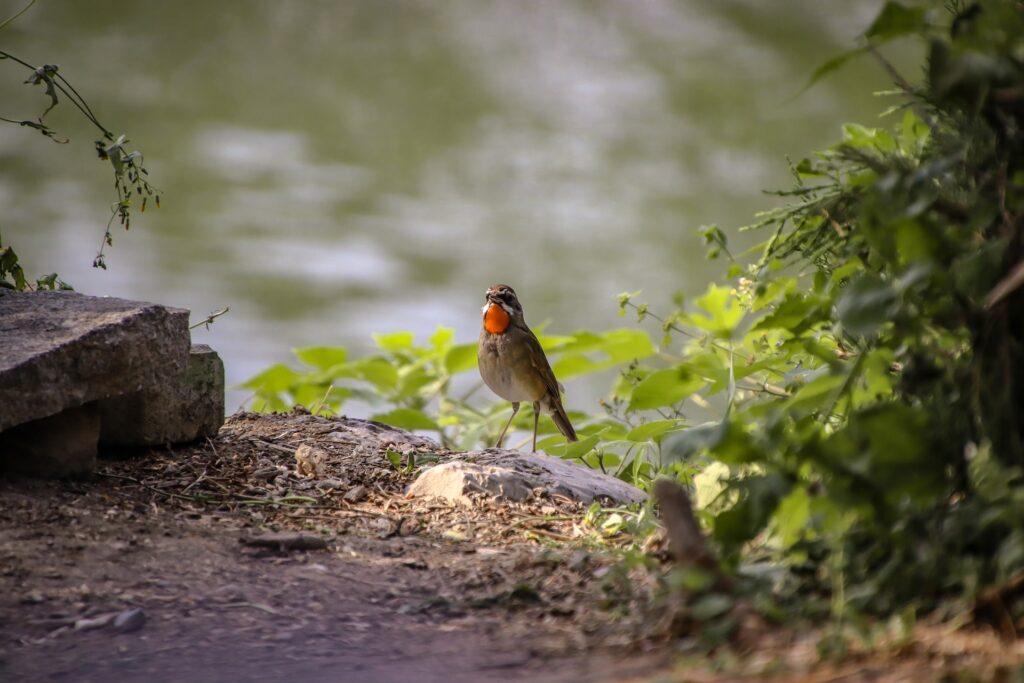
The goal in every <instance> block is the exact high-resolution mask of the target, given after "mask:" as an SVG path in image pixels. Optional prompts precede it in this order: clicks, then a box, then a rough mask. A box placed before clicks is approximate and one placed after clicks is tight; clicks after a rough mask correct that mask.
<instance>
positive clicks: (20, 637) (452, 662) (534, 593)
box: [0, 413, 1021, 683]
mask: <svg viewBox="0 0 1024 683" xmlns="http://www.w3.org/2000/svg"><path fill="white" fill-rule="evenodd" d="M302 445H307V446H315V447H317V448H319V449H321V450H322V451H323V452H324V453H326V456H327V457H326V458H325V459H324V461H323V462H322V463H320V464H318V465H317V467H316V468H314V469H316V472H315V476H301V475H299V474H298V473H297V472H296V460H295V456H294V452H295V450H296V449H297V448H298V447H299V446H302ZM389 454H390V456H391V459H389V457H388V456H389ZM410 455H411V456H413V457H414V458H415V460H416V462H417V463H420V464H422V463H424V462H429V461H432V460H435V459H436V460H445V459H448V458H456V457H459V455H458V454H452V453H447V452H445V451H440V450H438V449H437V447H436V445H434V444H432V443H431V442H429V441H427V440H424V439H419V438H417V437H415V436H412V435H409V434H407V433H405V432H401V431H398V430H392V429H389V428H385V427H380V426H375V425H373V424H369V423H365V422H360V421H355V420H344V419H340V420H326V419H323V418H318V417H313V416H310V415H307V414H303V413H292V414H288V415H271V416H268V415H259V416H257V415H251V414H240V415H236V416H235V417H233V418H231V419H229V420H228V422H227V424H226V425H225V426H224V428H223V429H222V430H221V432H220V434H219V435H218V437H217V438H216V439H212V440H208V441H207V442H205V443H202V444H198V445H196V446H193V447H190V448H184V449H178V450H174V451H166V450H154V451H150V452H148V453H145V454H135V456H134V457H131V458H128V459H124V460H106V461H102V462H101V466H100V468H99V470H98V471H97V473H96V474H95V475H94V476H92V477H90V478H89V479H87V480H84V481H77V482H52V481H42V480H33V479H15V478H8V479H0V596H2V597H0V680H2V681H69V682H74V683H89V682H92V681H96V682H99V681H104V682H106V681H111V680H116V681H119V682H125V681H145V682H146V683H160V682H163V681H167V682H172V681H173V682H174V683H204V682H210V683H220V682H222V681H285V680H291V681H296V682H299V681H301V682H303V683H321V682H323V683H326V682H328V681H331V682H335V681H358V682H373V681H422V682H430V681H444V682H445V683H462V682H466V683H470V682H473V683H476V682H478V681H547V682H562V681H564V682H566V683H569V682H574V681H598V682H600V681H654V680H658V681H727V680H736V679H738V678H745V679H756V680H762V679H775V680H786V681H790V682H795V681H829V680H843V681H875V680H937V678H936V677H941V676H943V675H950V674H953V675H956V674H957V672H962V671H969V672H972V675H973V673H977V674H978V677H976V678H970V679H969V680H999V677H1000V676H1004V675H1005V674H1007V672H1012V671H1013V666H1014V664H1015V662H1017V661H1018V660H1019V659H1020V655H1021V649H1020V647H1019V645H1018V644H1017V643H1014V644H1005V643H999V642H998V641H997V640H995V639H994V638H993V637H992V636H991V635H990V634H984V633H980V634H979V633H973V634H967V635H965V634H963V633H960V632H956V631H954V630H953V629H947V628H944V627H941V626H940V627H936V628H934V629H931V630H929V628H928V627H923V626H922V627H919V628H918V629H917V630H916V631H915V634H914V635H913V636H912V637H911V638H909V639H908V638H903V639H902V640H901V641H900V643H899V644H898V646H895V647H892V648H889V649H886V650H884V651H880V652H875V653H872V654H871V655H870V656H865V657H860V658H856V657H855V658H853V659H850V660H848V661H845V662H843V663H841V664H830V663H828V662H821V661H819V659H818V656H817V651H816V648H815V642H816V641H817V638H818V635H817V634H814V633H805V634H803V635H797V634H794V633H790V632H788V631H785V630H783V629H781V628H780V627H778V626H770V627H768V628H766V629H765V632H764V633H763V637H762V640H761V642H760V643H756V644H755V646H754V648H753V650H752V651H751V652H748V653H747V656H746V657H745V658H743V659H741V660H736V659H732V658H731V655H722V654H721V653H718V654H715V655H713V656H712V657H710V658H709V657H705V656H699V657H694V656H692V655H691V656H690V657H689V658H687V659H683V660H680V659H678V656H679V652H680V650H681V646H683V647H684V648H685V647H686V646H687V645H689V646H691V647H692V645H693V639H686V638H683V639H682V640H676V641H673V642H667V641H665V640H659V639H657V638H651V637H650V635H651V615H650V614H647V615H644V614H643V611H642V610H638V609H635V608H636V607H637V606H639V605H640V604H642V603H643V600H637V601H635V602H634V604H633V607H634V609H631V610H629V611H625V610H623V609H622V606H623V604H624V603H623V602H622V601H621V600H622V596H621V595H615V596H612V595H610V594H608V593H607V592H606V589H607V588H608V586H609V585H610V581H609V578H610V577H611V576H613V574H612V572H614V571H616V570H615V562H616V560H615V558H614V557H613V556H612V555H611V553H610V552H609V548H608V543H609V542H610V543H615V540H614V539H612V540H611V541H608V540H602V541H597V540H596V539H597V538H599V537H600V532H599V530H595V529H593V528H591V527H590V526H589V525H588V523H587V521H586V518H585V512H586V510H585V508H584V507H583V506H581V505H580V504H578V503H575V502H573V501H570V500H567V499H564V498H560V497H557V496H554V497H550V496H549V497H539V498H535V499H533V500H531V501H528V502H527V503H523V504H515V503H511V504H510V503H500V504H499V503H493V502H486V501H479V504H477V505H474V506H471V507H467V506H454V505H449V504H447V503H443V502H438V501H431V500H423V499H410V498H407V497H406V496H405V493H404V491H405V488H406V487H407V485H408V484H409V482H410V481H411V479H412V478H413V476H414V475H413V473H412V472H409V471H406V465H407V464H408V462H409V458H410ZM398 458H400V460H399V462H398V465H399V467H396V466H395V465H394V464H393V463H392V462H391V460H394V459H398ZM265 541H269V542H270V545H269V546H268V545H260V543H262V542H265ZM293 545H298V546H300V547H297V548H296V547H292V546H293ZM320 545H322V546H323V547H316V546H320ZM311 546H312V547H311ZM620 586H621V584H620ZM610 597H615V598H616V601H609V600H608V599H607V598H610ZM625 604H628V603H625ZM131 610H141V615H142V616H144V620H145V621H144V623H141V621H140V615H139V613H138V612H136V613H135V614H134V616H133V617H132V619H130V620H129V621H128V624H127V626H126V627H125V628H123V629H119V628H117V627H116V626H115V624H114V623H113V622H111V618H112V617H113V616H114V615H126V616H127V615H128V614H129V613H130V612H131ZM126 616H123V617H122V618H126ZM691 652H692V649H691ZM951 680H960V679H956V678H954V679H951ZM964 680H968V679H964Z"/></svg>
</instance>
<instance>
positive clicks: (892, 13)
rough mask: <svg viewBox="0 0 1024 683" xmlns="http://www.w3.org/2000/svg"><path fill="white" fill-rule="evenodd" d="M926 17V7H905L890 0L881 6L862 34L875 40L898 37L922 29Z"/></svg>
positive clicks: (881, 40) (880, 40)
mask: <svg viewBox="0 0 1024 683" xmlns="http://www.w3.org/2000/svg"><path fill="white" fill-rule="evenodd" d="M926 17H927V9H926V8H924V7H907V6H906V5H903V4H902V3H899V2H893V0H890V1H889V2H887V3H885V6H884V7H882V11H881V12H879V13H878V16H876V17H875V20H874V21H873V22H872V23H871V26H869V27H868V30H867V31H865V32H864V35H865V36H866V37H867V38H869V39H871V40H873V41H875V42H884V41H887V40H892V39H893V38H899V37H900V36H905V35H909V34H911V33H916V32H918V31H920V30H922V29H923V28H924V27H925V26H926V22H925V19H926Z"/></svg>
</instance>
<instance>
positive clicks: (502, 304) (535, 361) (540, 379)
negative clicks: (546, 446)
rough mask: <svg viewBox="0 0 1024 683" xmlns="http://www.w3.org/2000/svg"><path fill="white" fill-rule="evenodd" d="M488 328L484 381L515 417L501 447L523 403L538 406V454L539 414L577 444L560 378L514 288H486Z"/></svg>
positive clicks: (482, 356) (481, 354) (482, 355)
mask: <svg viewBox="0 0 1024 683" xmlns="http://www.w3.org/2000/svg"><path fill="white" fill-rule="evenodd" d="M481 317H482V318H483V328H482V329H481V330H480V343H479V345H478V346H477V360H478V361H479V363H478V365H479V368H480V377H482V378H483V380H484V384H486V385H487V386H488V388H490V390H491V391H493V392H494V393H495V394H497V395H498V396H500V397H501V398H503V399H505V400H506V401H511V402H512V415H511V416H509V418H508V422H506V423H505V427H504V429H502V430H501V434H500V435H499V436H498V442H497V443H496V444H495V448H499V447H501V442H502V440H503V439H504V438H505V432H507V431H508V428H509V426H510V425H511V424H512V420H513V419H514V418H515V416H516V413H518V412H519V404H520V403H522V402H523V401H530V402H531V403H533V451H534V452H536V450H537V421H538V420H539V419H540V411H541V410H542V409H543V410H544V412H546V413H548V414H549V415H551V419H552V420H553V421H554V423H555V426H556V427H558V431H560V432H561V433H562V434H563V435H564V436H565V438H566V439H568V440H569V441H576V440H577V438H576V430H575V429H573V427H572V423H571V422H569V417H568V416H567V415H566V414H565V408H563V407H562V398H561V392H562V391H563V388H562V385H561V384H559V383H558V380H557V379H555V373H554V372H552V370H551V365H550V364H549V363H548V359H547V356H545V355H544V349H542V348H541V346H540V342H539V341H538V340H537V336H536V335H535V334H534V333H533V331H532V330H530V327H529V326H528V325H527V324H526V320H525V318H524V317H523V306H522V304H520V303H519V297H517V296H516V293H515V290H513V289H512V288H511V287H509V286H508V285H503V284H495V285H491V286H490V287H488V288H487V293H486V295H485V298H484V305H483V308H482V309H481Z"/></svg>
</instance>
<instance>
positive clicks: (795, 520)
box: [775, 488, 811, 548]
mask: <svg viewBox="0 0 1024 683" xmlns="http://www.w3.org/2000/svg"><path fill="white" fill-rule="evenodd" d="M810 517H811V499H810V497H809V496H808V495H807V491H806V490H805V489H803V488H795V489H793V492H792V493H790V494H789V495H788V496H786V497H785V498H784V499H783V500H782V502H781V503H779V507H778V508H776V510H775V529H776V531H777V532H778V534H779V540H781V541H782V545H783V546H784V547H786V548H788V547H790V546H792V545H793V544H795V543H797V542H798V541H800V540H801V539H803V538H804V535H805V533H806V532H807V529H808V523H809V522H810Z"/></svg>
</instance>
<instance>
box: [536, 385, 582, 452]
mask: <svg viewBox="0 0 1024 683" xmlns="http://www.w3.org/2000/svg"><path fill="white" fill-rule="evenodd" d="M541 407H543V408H544V410H545V412H547V413H549V414H550V415H551V420H552V421H553V422H554V423H555V426H556V427H558V431H560V432H562V435H563V436H565V438H566V439H568V440H569V441H579V439H577V438H576V430H575V429H573V428H572V423H571V422H569V416H568V415H566V414H565V408H563V407H562V400H561V399H560V398H559V397H558V396H551V395H550V394H549V395H547V396H545V397H544V399H543V400H542V401H541Z"/></svg>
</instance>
